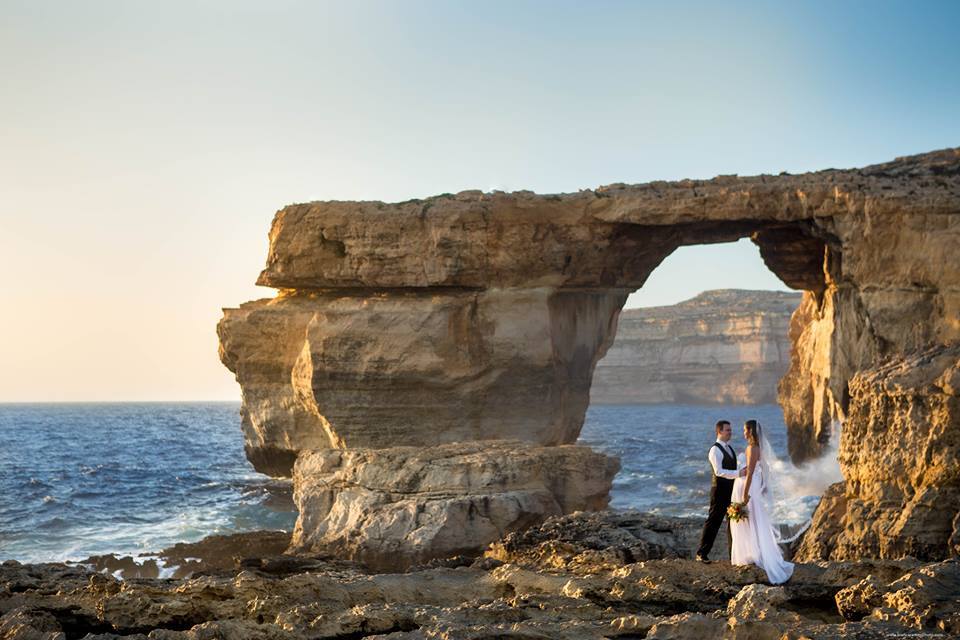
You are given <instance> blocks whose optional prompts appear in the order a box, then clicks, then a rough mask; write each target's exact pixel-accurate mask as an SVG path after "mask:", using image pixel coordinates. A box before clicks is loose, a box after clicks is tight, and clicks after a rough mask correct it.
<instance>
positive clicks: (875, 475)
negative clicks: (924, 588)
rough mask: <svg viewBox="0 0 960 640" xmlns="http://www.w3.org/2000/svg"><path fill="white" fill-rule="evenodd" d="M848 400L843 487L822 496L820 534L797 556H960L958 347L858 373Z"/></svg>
mask: <svg viewBox="0 0 960 640" xmlns="http://www.w3.org/2000/svg"><path fill="white" fill-rule="evenodd" d="M850 397H851V399H850V412H849V415H848V417H847V421H846V423H845V426H844V429H843V432H842V434H841V448H840V456H839V457H840V467H841V470H842V471H843V476H844V480H845V482H844V483H838V484H837V485H833V486H832V487H831V488H830V490H828V491H827V493H826V494H825V495H824V497H823V499H822V500H821V504H820V507H819V508H818V511H817V513H816V520H815V523H814V530H815V531H818V532H819V535H816V536H807V537H806V538H805V539H804V541H803V545H802V546H801V548H800V550H799V552H798V555H799V557H801V558H807V559H816V558H831V559H851V558H862V557H883V558H898V557H903V556H912V557H915V558H944V557H948V556H957V555H960V544H958V542H960V538H958V536H957V532H958V524H960V344H956V345H953V346H951V347H944V346H937V347H933V348H931V349H928V350H926V351H921V352H918V353H914V354H912V355H910V356H907V357H898V358H894V359H892V360H890V361H888V362H886V363H884V364H882V365H879V366H877V367H875V368H873V369H869V370H866V371H863V372H860V373H859V374H857V375H856V376H855V377H854V378H853V380H852V381H851V383H850ZM863 443H869V444H870V447H869V448H867V447H864V446H863Z"/></svg>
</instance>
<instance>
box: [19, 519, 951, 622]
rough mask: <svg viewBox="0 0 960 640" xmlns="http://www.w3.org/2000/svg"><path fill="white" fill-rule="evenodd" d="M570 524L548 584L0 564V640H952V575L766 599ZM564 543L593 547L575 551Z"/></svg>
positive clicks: (268, 558)
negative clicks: (631, 552)
mask: <svg viewBox="0 0 960 640" xmlns="http://www.w3.org/2000/svg"><path fill="white" fill-rule="evenodd" d="M571 518H573V516H568V517H567V521H568V522H567V524H566V525H565V526H564V527H563V528H564V530H565V531H566V532H567V537H566V542H567V543H568V544H569V545H570V547H573V548H581V549H589V551H591V552H592V554H593V555H591V556H588V555H586V554H583V553H581V554H580V556H579V561H577V562H563V561H559V562H554V563H553V564H552V565H550V566H549V568H545V567H544V566H543V564H542V560H543V556H542V555H540V551H542V550H543V547H542V543H541V542H538V541H537V537H533V538H531V539H530V540H529V541H530V543H531V544H532V546H530V547H529V548H525V547H524V543H523V542H522V541H520V540H515V541H513V542H511V543H510V544H509V545H508V546H509V547H510V549H511V550H512V551H511V553H512V556H511V558H510V559H509V560H508V561H500V560H496V559H494V558H492V557H485V558H480V559H478V560H476V561H474V562H469V561H462V560H461V561H459V562H457V561H451V562H449V563H438V564H437V565H436V566H431V567H423V568H419V569H415V570H412V571H409V572H406V573H377V572H371V571H369V570H368V569H366V568H364V567H363V566H361V565H359V564H357V563H351V562H345V561H339V560H333V559H328V558H327V559H325V558H317V557H313V558H311V557H305V556H292V555H284V556H276V555H259V556H258V555H253V556H238V557H237V558H236V559H235V561H234V562H233V563H232V564H228V565H225V564H224V563H223V562H222V553H221V552H220V551H219V550H218V549H217V547H219V546H222V547H224V548H227V549H241V548H245V547H246V542H243V543H241V544H239V545H234V544H232V543H231V541H230V540H229V539H225V538H218V539H216V540H215V541H211V542H212V543H213V544H206V541H204V542H202V543H200V544H197V545H194V546H193V547H192V548H191V546H190V545H183V547H184V548H183V552H184V553H185V554H186V555H189V556H190V557H193V558H194V559H195V561H196V562H198V563H199V564H200V565H201V566H202V567H203V568H202V569H201V570H198V571H197V572H196V573H194V574H192V575H190V576H187V577H184V578H181V579H156V578H131V579H128V580H120V579H118V578H116V577H114V576H111V575H110V574H104V573H98V572H96V571H93V570H91V569H89V568H86V567H81V566H68V565H64V564H37V565H22V564H19V563H17V562H14V561H8V562H4V563H2V564H0V638H3V639H4V640H8V639H9V640H21V639H27V638H29V639H39V638H44V639H49V640H54V639H57V638H60V639H62V638H98V639H102V640H112V639H114V638H126V639H129V640H146V639H148V638H149V639H150V640H201V639H204V638H233V639H237V640H246V639H276V640H281V639H283V640H286V639H288V638H289V639H294V638H317V639H320V638H391V639H392V640H424V639H426V638H438V639H449V640H462V639H471V638H472V639H475V640H480V639H487V640H489V639H491V638H559V639H569V640H581V639H591V640H600V639H602V638H638V637H652V638H714V637H715V638H720V637H724V638H798V639H799V638H848V637H859V638H885V637H901V638H903V637H918V636H921V635H922V636H923V637H927V638H948V637H956V635H957V634H958V633H960V626H958V623H960V620H958V616H957V612H958V611H960V606H958V605H960V603H958V600H957V598H958V593H960V592H958V580H960V563H958V562H957V561H946V562H940V563H928V564H920V563H918V562H916V561H915V560H906V561H895V560H865V561H858V562H819V563H808V564H798V565H797V567H796V570H795V572H794V574H793V576H792V578H791V580H790V581H789V582H788V583H787V584H785V585H782V586H776V587H772V586H768V585H765V584H763V583H762V580H763V572H762V571H761V570H760V569H758V568H756V567H753V566H746V567H733V566H731V565H730V564H728V563H721V562H717V563H713V564H710V565H704V564H701V563H699V562H696V561H693V560H686V559H677V558H672V559H657V558H655V557H648V558H646V559H644V560H643V561H637V560H635V559H631V558H628V557H625V556H623V555H622V554H620V553H618V552H616V551H615V550H614V549H611V548H605V547H604V546H603V544H602V543H600V542H599V541H601V540H608V541H610V542H611V543H612V544H613V545H615V546H616V545H618V542H617V540H618V538H619V536H618V535H617V534H616V533H614V532H612V531H591V526H577V525H574V524H572V523H570V522H569V520H570V519H571ZM594 524H595V525H597V526H600V527H603V526H604V525H603V524H600V523H594ZM674 524H678V526H679V527H680V528H681V529H682V528H684V527H685V526H688V525H694V526H695V523H693V522H690V523H688V524H687V525H683V524H680V523H674ZM620 525H623V526H626V527H628V528H630V529H631V530H632V531H634V532H637V533H638V534H639V531H640V529H638V528H637V527H638V526H639V527H641V528H642V529H643V530H646V531H648V532H650V533H652V532H654V530H657V531H658V532H659V534H660V535H662V536H664V537H665V538H670V537H672V538H673V539H681V538H683V537H684V536H683V535H682V534H678V533H676V532H673V533H671V531H672V526H673V525H672V524H671V521H669V520H661V521H660V522H656V521H655V520H654V519H648V520H647V521H646V522H645V523H644V524H643V525H639V524H638V523H632V524H628V523H625V522H621V523H619V524H616V525H615V526H616V527H619V526H620ZM548 528H549V527H548ZM575 531H580V532H582V533H584V534H585V535H586V536H587V538H589V539H585V540H583V541H582V542H581V541H578V539H577V537H576V535H575V534H574V533H573V532H575ZM639 535H640V536H641V537H644V536H645V535H647V534H639ZM501 546H503V545H501ZM251 550H252V551H255V549H251ZM650 550H652V548H651V549H650ZM208 553H212V555H213V558H212V559H211V561H210V562H209V563H208V562H207V561H208V557H207V554H208Z"/></svg>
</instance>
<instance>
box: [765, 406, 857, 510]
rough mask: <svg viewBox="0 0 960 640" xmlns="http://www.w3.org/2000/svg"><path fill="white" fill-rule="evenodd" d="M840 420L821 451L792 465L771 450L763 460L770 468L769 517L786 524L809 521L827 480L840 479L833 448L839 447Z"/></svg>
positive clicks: (835, 480) (829, 481) (841, 477)
mask: <svg viewBox="0 0 960 640" xmlns="http://www.w3.org/2000/svg"><path fill="white" fill-rule="evenodd" d="M841 428H842V424H841V423H840V421H834V423H833V425H832V429H831V432H830V441H829V443H828V445H827V448H826V450H825V451H824V453H823V455H821V456H820V457H819V458H816V459H813V460H808V461H806V462H804V463H803V464H800V465H794V464H793V463H792V462H790V461H789V460H785V459H783V458H780V457H778V456H777V455H776V453H774V452H773V451H770V452H767V453H766V455H768V456H770V460H768V461H767V464H768V466H769V468H770V473H771V478H770V486H771V489H772V490H773V494H774V495H773V520H774V521H775V522H779V523H782V524H787V525H800V524H803V523H805V522H807V521H809V518H810V513H811V511H812V509H813V508H815V506H816V504H817V503H818V502H819V501H820V496H822V495H823V492H824V491H825V490H826V489H827V487H829V486H830V485H831V484H833V483H835V482H840V481H842V480H843V474H842V473H841V472H840V462H839V460H838V458H837V452H838V450H839V448H840V430H841Z"/></svg>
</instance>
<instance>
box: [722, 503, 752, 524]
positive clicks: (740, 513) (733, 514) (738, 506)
mask: <svg viewBox="0 0 960 640" xmlns="http://www.w3.org/2000/svg"><path fill="white" fill-rule="evenodd" d="M749 516H750V512H749V511H747V505H745V504H744V503H742V502H733V503H731V504H730V506H729V507H727V517H728V518H729V519H730V522H740V521H741V520H746V519H747V518H748V517H749Z"/></svg>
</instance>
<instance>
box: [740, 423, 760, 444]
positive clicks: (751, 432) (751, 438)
mask: <svg viewBox="0 0 960 640" xmlns="http://www.w3.org/2000/svg"><path fill="white" fill-rule="evenodd" d="M743 426H744V428H745V429H746V431H747V433H746V435H747V442H749V443H750V444H752V445H753V446H755V447H759V446H760V423H759V422H757V421H756V420H747V421H746V422H744V423H743Z"/></svg>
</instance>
